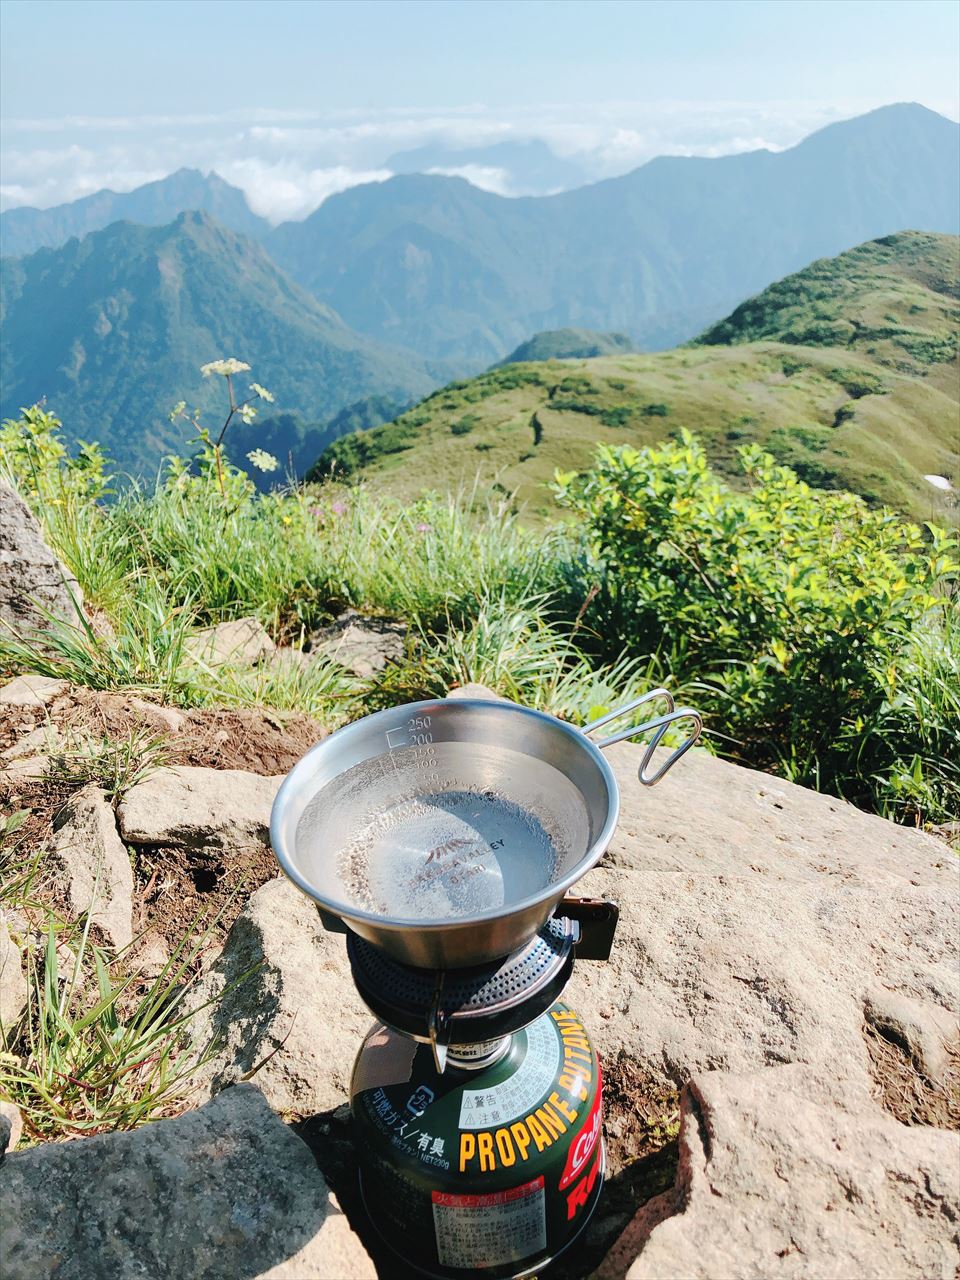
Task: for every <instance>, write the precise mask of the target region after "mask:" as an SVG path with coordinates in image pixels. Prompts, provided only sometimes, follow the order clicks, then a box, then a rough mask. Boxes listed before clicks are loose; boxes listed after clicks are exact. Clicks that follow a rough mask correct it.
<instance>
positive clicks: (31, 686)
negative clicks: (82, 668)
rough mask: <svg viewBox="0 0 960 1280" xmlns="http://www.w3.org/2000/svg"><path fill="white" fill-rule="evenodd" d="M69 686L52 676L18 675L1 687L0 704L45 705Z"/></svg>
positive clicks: (64, 681) (10, 705)
mask: <svg viewBox="0 0 960 1280" xmlns="http://www.w3.org/2000/svg"><path fill="white" fill-rule="evenodd" d="M67 688H68V685H67V682H66V680H54V679H53V678H52V677H51V676H17V677H16V678H15V679H14V680H10V681H9V682H8V683H7V684H5V685H4V686H3V688H2V689H0V706H7V707H45V706H46V705H47V703H48V702H52V701H53V700H54V698H57V697H59V696H60V694H61V693H63V692H64V690H65V689H67Z"/></svg>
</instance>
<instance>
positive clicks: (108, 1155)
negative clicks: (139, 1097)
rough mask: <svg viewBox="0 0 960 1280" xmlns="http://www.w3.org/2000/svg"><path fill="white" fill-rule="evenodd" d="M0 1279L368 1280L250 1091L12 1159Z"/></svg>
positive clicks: (326, 1196) (296, 1152) (305, 1169)
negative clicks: (1, 1276)
mask: <svg viewBox="0 0 960 1280" xmlns="http://www.w3.org/2000/svg"><path fill="white" fill-rule="evenodd" d="M0 1218H2V1221H3V1227H4V1271H3V1274H4V1280H43V1278H44V1277H50V1278H51V1280H52V1278H53V1277H56V1280H90V1277H93V1276H103V1277H109V1278H110V1280H143V1278H144V1277H147V1276H149V1277H150V1280H225V1277H230V1280H253V1278H254V1277H260V1278H261V1280H268V1278H269V1280H353V1278H354V1277H356V1278H357V1280H373V1277H374V1276H375V1274H376V1273H375V1271H374V1268H373V1264H372V1263H371V1261H370V1258H369V1257H368V1255H367V1253H366V1250H365V1249H364V1247H363V1245H362V1244H361V1243H360V1241H359V1239H358V1238H357V1237H356V1236H355V1235H354V1233H353V1231H352V1230H351V1228H350V1226H349V1224H348V1222H347V1220H346V1218H345V1217H344V1215H343V1213H342V1212H341V1211H340V1208H339V1206H338V1205H337V1202H336V1200H335V1199H334V1197H333V1196H332V1195H331V1193H330V1191H329V1189H328V1187H327V1184H326V1182H325V1181H324V1178H323V1175H322V1174H321V1173H320V1171H319V1169H318V1168H317V1165H316V1162H315V1160H314V1158H313V1156H312V1155H311V1154H310V1151H309V1150H308V1148H307V1147H306V1146H305V1145H304V1143H302V1142H301V1141H300V1139H299V1138H298V1137H297V1136H296V1135H295V1134H294V1133H292V1132H291V1131H290V1130H289V1129H288V1128H287V1127H286V1125H284V1124H283V1123H282V1122H281V1121H280V1120H279V1119H278V1118H277V1117H276V1116H275V1115H274V1114H273V1112H272V1111H271V1110H270V1108H269V1107H268V1106H267V1104H266V1102H265V1101H264V1099H263V1097H262V1095H261V1094H260V1093H259V1092H258V1090H257V1089H255V1088H254V1087H253V1086H252V1085H238V1086H237V1087H236V1088H234V1089H228V1090H227V1091H226V1092H225V1093H223V1094H221V1095H220V1096H219V1097H218V1098H216V1099H215V1100H214V1101H213V1102H210V1103H209V1104H208V1105H207V1106H205V1107H202V1108H201V1109H200V1110H198V1111H192V1112H188V1113H187V1114H186V1115H183V1116H180V1117H179V1118H178V1119H176V1120H163V1121H160V1122H159V1123H157V1124H151V1125H147V1126H146V1127H145V1128H142V1129H138V1130H135V1131H134V1132H132V1133H112V1134H105V1135H102V1136H100V1137H95V1138H87V1139H85V1140H84V1141H82V1142H70V1143H65V1144H55V1145H48V1146H44V1147H35V1148H33V1149H31V1150H28V1151H23V1152H19V1153H17V1154H14V1155H8V1156H7V1157H6V1159H5V1161H4V1163H3V1174H2V1177H0Z"/></svg>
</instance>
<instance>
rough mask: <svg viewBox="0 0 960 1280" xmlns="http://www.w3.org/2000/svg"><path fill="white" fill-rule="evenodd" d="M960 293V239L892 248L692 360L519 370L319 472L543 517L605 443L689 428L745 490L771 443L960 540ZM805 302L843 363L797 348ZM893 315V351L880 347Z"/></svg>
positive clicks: (429, 407)
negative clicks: (953, 494) (571, 472)
mask: <svg viewBox="0 0 960 1280" xmlns="http://www.w3.org/2000/svg"><path fill="white" fill-rule="evenodd" d="M824 281H829V282H830V288H829V289H828V288H827V287H826V285H825V284H824ZM958 292H960V241H958V240H957V238H956V237H950V236H935V235H929V234H925V233H914V232H909V233H905V234H903V235H899V236H894V237H889V238H886V239H884V240H882V241H878V242H874V243H872V244H867V245H862V246H860V247H859V248H858V249H855V250H853V251H851V252H849V253H846V254H843V255H841V256H840V257H839V258H836V259H834V260H832V261H831V262H826V263H825V262H816V263H814V264H813V266H811V267H810V268H808V269H807V270H806V271H804V272H801V273H800V274H799V275H798V276H794V277H792V278H791V279H790V280H787V281H782V282H781V283H780V284H777V285H773V286H772V287H771V288H770V289H768V290H765V291H764V293H763V294H762V295H760V297H759V298H757V299H753V300H752V302H751V303H749V304H745V306H744V307H741V308H740V309H739V310H738V312H736V313H735V317H736V316H739V317H740V319H739V320H736V319H735V317H730V318H729V319H728V320H727V321H725V322H723V323H722V324H721V325H718V326H716V327H715V328H714V329H713V330H711V331H709V332H708V334H706V335H704V338H703V339H701V340H700V342H699V343H697V344H693V345H691V346H689V347H685V348H680V349H678V350H675V351H667V352H661V353H659V354H655V355H624V356H604V357H601V358H599V359H594V360H569V361H550V362H546V363H543V364H514V365H507V366H506V367H503V368H499V369H494V370H490V371H489V372H487V373H485V374H482V375H481V376H480V377H477V378H474V379H473V380H471V381H468V382H459V383H453V384H451V385H450V386H449V387H445V388H443V389H442V390H439V391H436V392H434V393H433V394H432V395H431V396H430V397H428V398H427V399H426V400H424V401H423V402H422V403H421V404H419V405H416V406H415V407H414V408H413V409H412V410H410V411H409V412H407V413H405V414H403V415H402V416H401V417H399V418H398V419H397V420H396V422H394V423H391V424H389V425H387V426H383V427H379V428H376V429H374V430H372V431H365V432H361V433H358V434H355V435H351V436H347V437H344V438H343V439H342V440H339V441H337V442H336V443H335V444H333V445H332V446H330V447H329V448H328V449H327V450H326V452H325V453H324V455H323V457H322V458H321V460H320V464H319V466H318V467H317V469H316V471H317V474H318V475H320V474H329V473H330V470H331V468H332V467H335V468H339V469H340V471H341V472H344V473H346V475H347V476H349V477H350V478H351V479H366V480H370V481H371V482H372V483H376V485H377V488H378V490H380V489H384V490H386V491H387V492H392V493H395V494H398V495H400V496H402V497H404V498H409V497H412V496H414V495H415V494H416V493H418V492H419V491H421V490H422V489H423V488H425V487H432V488H440V489H455V488H456V487H458V486H459V485H463V484H466V485H471V484H472V483H473V482H474V479H475V477H477V475H479V484H480V492H481V493H483V492H487V493H493V494H494V495H498V494H499V495H500V496H503V495H504V494H512V493H514V492H516V494H517V500H518V502H520V503H525V504H527V506H528V509H529V510H531V511H532V512H534V513H539V514H541V515H546V514H547V513H548V512H549V511H550V510H551V505H550V504H551V499H550V495H549V490H548V489H547V485H548V483H549V481H550V480H551V479H552V477H553V473H554V471H555V469H556V468H558V467H559V468H563V469H570V468H582V467H584V466H586V465H587V464H588V463H589V460H590V458H591V456H592V454H593V451H594V448H595V446H596V444H597V443H598V442H601V441H602V442H606V443H610V444H622V443H627V444H632V445H635V446H639V445H644V444H651V443H654V442H656V441H658V440H662V439H663V438H664V437H666V436H668V435H675V434H676V433H677V432H678V431H679V429H680V428H681V427H688V428H690V429H691V430H693V431H695V432H696V433H697V434H698V435H699V436H700V437H701V438H702V440H703V441H704V444H705V445H706V448H707V451H708V453H709V454H710V457H711V460H712V461H713V463H714V464H715V465H716V466H718V467H719V468H720V469H721V470H722V471H725V472H726V473H727V474H728V475H729V476H730V477H731V479H732V480H733V481H734V482H735V483H738V482H741V481H740V480H739V478H738V477H739V472H738V467H737V461H736V451H737V448H738V447H739V446H740V445H742V444H745V443H748V442H749V441H751V440H756V441H758V442H759V443H761V444H762V445H764V446H765V447H766V448H768V449H769V450H770V451H771V452H772V453H774V455H775V456H776V457H778V458H779V459H780V460H781V461H783V462H786V463H787V464H789V465H790V466H792V467H794V468H795V469H796V470H797V471H798V472H799V473H800V475H801V476H803V477H804V478H805V479H806V480H808V481H809V482H810V483H811V484H814V485H818V486H821V487H826V488H847V489H852V490H853V491H855V492H858V493H861V494H863V495H864V496H865V497H866V498H867V499H868V500H870V501H883V502H887V503H889V504H891V505H893V506H895V507H897V508H899V509H901V510H903V511H905V512H908V513H910V514H911V515H913V516H915V517H916V518H919V519H929V518H930V517H931V515H934V514H936V515H937V517H938V518H939V519H941V520H953V521H954V522H955V521H956V511H955V509H952V510H953V513H952V514H951V508H950V506H949V504H947V503H944V501H943V500H942V499H941V498H939V497H938V496H937V494H936V492H935V491H934V490H933V489H932V488H931V487H930V485H929V484H928V483H927V482H926V481H925V480H924V479H923V476H924V475H925V474H928V473H936V474H939V475H945V476H947V477H949V478H950V479H951V480H952V482H953V485H954V488H955V489H957V488H960V433H958V430H957V423H958V415H960V405H958V400H960V381H958V361H957V357H956V354H955V353H956V347H957V341H958V334H960V311H958V307H957V305H956V303H955V301H954V299H955V298H956V296H957V295H958ZM798 297H800V298H804V299H807V301H806V302H804V303H803V304H802V305H803V308H805V309H810V308H815V309H816V313H817V322H818V324H819V325H820V326H821V328H820V330H818V331H817V332H819V334H820V336H821V337H825V336H827V335H829V334H833V333H838V334H840V335H841V336H842V337H843V342H842V344H841V345H837V346H830V345H823V343H822V342H820V341H817V342H816V343H814V342H812V341H811V342H810V343H808V344H806V345H805V344H803V343H801V342H800V341H799V340H798V330H797V328H796V324H797V311H796V307H795V306H794V305H792V303H791V300H793V299H796V298H798ZM777 299H779V300H780V302H781V303H783V304H784V305H781V306H779V307H778V306H777V305H776V300H777ZM878 314H880V315H881V316H882V317H883V325H884V326H885V327H884V329H883V332H884V333H889V334H892V336H880V337H877V336H876V333H877V323H876V317H877V315H878ZM747 316H759V317H762V323H760V324H759V326H758V331H757V336H758V338H759V340H757V341H748V340H743V341H741V340H739V336H738V335H746V336H749V335H751V334H752V333H753V332H754V330H753V328H752V327H751V325H750V324H748V323H747V321H746V319H745V317H747ZM802 332H803V333H805V334H808V335H809V334H810V328H809V326H807V325H806V324H804V326H803V329H802ZM718 334H719V335H723V341H722V342H719V341H718V339H717V335H718ZM850 334H855V335H861V337H859V338H856V339H855V340H854V341H848V340H847V339H848V337H849V335H850ZM728 335H729V336H728ZM863 335H870V336H863ZM904 343H906V345H904Z"/></svg>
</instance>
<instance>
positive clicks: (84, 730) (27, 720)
mask: <svg viewBox="0 0 960 1280" xmlns="http://www.w3.org/2000/svg"><path fill="white" fill-rule="evenodd" d="M2 712H3V714H2V715H0V753H2V752H3V751H6V750H8V749H9V748H10V747H12V746H13V745H14V744H15V743H16V742H17V741H18V740H19V739H20V738H22V737H24V736H25V735H26V734H28V733H30V732H32V731H33V730H34V729H39V728H43V727H47V728H49V729H50V730H51V732H52V733H55V734H56V735H57V736H59V737H60V738H61V739H64V740H65V741H66V743H67V744H68V746H69V745H70V743H71V742H74V743H76V742H78V741H81V740H82V739H83V738H84V736H86V737H88V738H93V739H103V738H109V739H110V741H112V742H115V743H122V742H124V741H129V740H130V739H131V738H141V739H146V738H148V737H155V738H158V739H161V740H162V745H163V758H164V760H165V762H166V763H168V764H190V765H198V766H201V767H203V768H209V769H244V770H246V771H248V772H250V773H262V774H267V775H269V774H278V773H287V772H288V771H289V770H290V769H292V768H293V766H294V765H295V764H296V762H297V761H298V760H299V759H300V757H301V756H302V755H303V754H304V752H306V751H308V750H309V749H310V748H311V747H312V746H314V744H315V743H317V742H319V741H320V740H321V739H322V738H324V737H326V734H327V730H326V729H325V728H324V727H323V725H321V724H320V723H319V722H318V721H316V720H314V719H312V718H311V717H310V716H307V715H304V714H303V713H302V712H299V711H273V710H271V709H269V708H266V707H237V708H233V707H224V708H200V709H195V710H192V711H181V710H179V709H178V708H172V707H171V708H164V707H161V706H159V705H158V704H154V703H151V702H149V701H147V700H146V699H143V698H138V697H137V696H135V695H133V694H125V693H109V692H103V691H101V690H98V689H83V688H79V687H72V688H70V689H68V690H67V691H66V692H65V693H63V694H62V695H61V696H60V697H58V698H55V699H53V701H52V702H51V703H50V705H49V706H47V707H3V708H2ZM168 721H170V722H169V723H168ZM172 723H176V724H178V725H179V727H177V728H175V729H174V728H172V727H171V724H172Z"/></svg>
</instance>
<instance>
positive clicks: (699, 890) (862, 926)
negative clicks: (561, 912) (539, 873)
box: [566, 746, 960, 1280]
mask: <svg viewBox="0 0 960 1280" xmlns="http://www.w3.org/2000/svg"><path fill="white" fill-rule="evenodd" d="M607 754H608V758H609V759H610V761H611V763H612V765H613V768H614V771H615V773H616V775H617V780H618V782H619V785H620V789H621V796H622V802H623V803H622V810H621V818H620V823H619V827H618V829H617V833H616V835H615V836H614V839H613V841H612V843H611V846H610V849H609V850H608V852H607V855H606V856H605V858H604V859H603V862H602V863H601V865H600V866H599V867H598V868H597V869H595V870H594V871H593V872H591V873H590V875H588V876H587V877H585V879H584V880H582V881H581V882H580V883H579V884H578V885H577V886H576V890H575V892H577V893H583V894H585V895H591V894H595V895H598V896H609V897H613V898H616V899H617V900H618V901H619V902H620V904H621V918H620V926H619V929H618V932H617V936H616V939H615V941H614V947H613V953H612V955H611V958H610V961H609V962H608V963H607V964H604V965H591V964H589V963H581V964H579V965H578V966H577V967H576V968H575V971H574V977H573V980H572V982H571V984H570V986H569V987H568V989H567V992H566V998H567V999H569V1001H570V1002H571V1003H572V1004H573V1005H574V1007H576V1008H577V1009H578V1010H579V1011H580V1012H581V1013H582V1014H583V1016H584V1017H585V1018H586V1019H587V1021H588V1023H589V1025H590V1027H591V1029H592V1031H593V1033H594V1036H595V1039H596V1040H597V1042H598V1045H599V1047H600V1050H601V1054H602V1055H603V1056H605V1057H606V1058H607V1060H608V1061H609V1060H611V1059H613V1058H615V1057H616V1055H617V1054H618V1053H620V1052H626V1053H628V1054H629V1055H630V1057H631V1058H632V1059H634V1060H635V1061H637V1062H639V1063H641V1064H642V1065H643V1067H644V1068H645V1069H646V1070H649V1071H651V1072H652V1073H653V1074H654V1075H655V1076H657V1075H658V1076H660V1077H662V1078H669V1079H671V1080H673V1081H675V1082H676V1083H677V1084H680V1085H683V1084H685V1083H686V1082H690V1083H689V1086H688V1089H687V1092H686V1095H685V1103H684V1105H685V1113H684V1120H683V1132H682V1135H681V1139H682V1152H686V1154H685V1155H684V1157H683V1162H682V1165H681V1179H680V1183H679V1184H678V1186H677V1187H676V1188H675V1190H674V1191H673V1192H671V1193H669V1194H668V1196H667V1197H666V1198H665V1199H664V1200H662V1201H661V1202H659V1203H652V1202H651V1203H650V1204H648V1205H646V1206H644V1207H643V1208H641V1209H640V1211H639V1213H638V1215H637V1219H636V1221H635V1222H634V1223H633V1224H632V1225H631V1227H630V1228H628V1230H627V1232H626V1233H625V1236H624V1238H623V1240H622V1241H621V1242H620V1244H619V1245H618V1247H617V1248H616V1249H615V1250H614V1251H613V1252H612V1253H611V1255H610V1257H609V1258H608V1260H607V1263H606V1264H605V1266H604V1267H603V1268H602V1269H601V1272H600V1274H601V1275H602V1276H603V1277H604V1280H614V1278H615V1277H622V1276H623V1275H625V1274H627V1275H629V1277H630V1278H631V1280H640V1278H643V1280H654V1278H657V1280H659V1278H661V1277H663V1278H666V1277H675V1276H678V1275H683V1276H685V1277H686V1276H690V1277H703V1280H707V1278H708V1277H709V1278H710V1280H715V1277H717V1276H723V1277H724V1280H728V1278H729V1280H739V1278H740V1277H744V1280H745V1278H746V1277H753V1276H757V1275H763V1276H764V1277H780V1276H783V1277H792V1276H804V1277H810V1276H818V1277H819V1276H835V1277H841V1276H847V1275H856V1276H876V1277H885V1276H890V1275H893V1274H896V1275H897V1277H898V1280H901V1277H916V1278H917V1280H920V1278H921V1277H924V1280H926V1277H928V1276H939V1275H941V1274H944V1275H946V1274H947V1273H946V1271H944V1270H943V1268H944V1267H946V1266H947V1263H946V1262H945V1261H944V1258H945V1256H946V1254H945V1252H944V1249H945V1248H946V1246H945V1245H943V1243H942V1240H943V1239H944V1238H947V1239H948V1238H949V1232H950V1231H951V1230H954V1229H955V1226H956V1220H955V1219H954V1220H953V1222H952V1223H951V1219H950V1214H951V1213H953V1212H954V1210H953V1209H952V1208H951V1204H952V1201H951V1199H950V1195H948V1194H947V1191H946V1189H945V1187H944V1179H945V1177H946V1176H947V1173H948V1171H949V1170H950V1169H953V1170H956V1169H957V1168H960V1137H958V1135H957V1134H955V1133H947V1132H939V1131H936V1130H929V1129H918V1128H911V1127H908V1126H906V1125H903V1124H899V1123H897V1122H896V1121H895V1120H894V1119H892V1118H891V1117H890V1116H889V1115H887V1114H885V1112H884V1111H883V1110H882V1109H881V1105H880V1102H879V1101H878V1097H877V1095H878V1089H877V1085H876V1081H875V1079H874V1075H873V1069H872V1066H871V1060H870V1056H869V1054H868V1050H867V1045H866V1042H865V1038H864V1028H865V1025H866V1024H868V1023H869V1024H871V1025H873V1026H877V1027H879V1028H886V1029H889V1030H893V1031H894V1032H895V1034H896V1036H897V1038H898V1039H899V1040H901V1041H902V1042H903V1043H904V1044H905V1045H907V1046H908V1048H909V1049H910V1051H911V1052H912V1053H913V1056H914V1059H915V1061H916V1062H917V1064H918V1065H919V1066H920V1069H921V1070H922V1071H924V1072H927V1073H929V1074H930V1075H931V1076H934V1077H936V1076H937V1074H938V1073H940V1072H942V1071H943V1069H944V1066H945V1062H946V1056H945V1055H946V1045H947V1044H948V1043H950V1042H954V1043H955V1042H956V1039H957V1035H958V1022H957V1014H958V1007H960V990H958V958H957V937H958V924H960V906H958V904H960V894H958V889H960V863H958V860H957V859H956V857H955V855H954V854H953V853H952V852H951V851H950V849H948V848H947V846H946V845H944V844H943V843H941V842H940V841H939V840H937V839H935V838H933V837H931V836H927V835H924V834H923V833H922V832H918V831H914V830H907V829H904V828H902V827H898V826H895V825H894V824H892V823H889V822H886V821H884V820H883V819H881V818H876V817H872V816H870V815H868V814H864V813H861V812H860V811H859V810H857V809H854V808H852V807H851V806H849V805H845V804H843V803H842V802H841V801H838V800H835V799H832V798H831V797H829V796H823V795H818V794H816V793H814V792H811V791H807V790H805V789H803V788H801V787H796V786H793V785H792V784H790V783H787V782H782V781H780V780H777V779H773V778H769V777H766V776H764V775H762V774H757V773H754V772H752V771H751V770H747V769H741V768H738V767H737V766H736V765H731V764H727V763H724V762H723V761H719V760H715V759H712V758H711V757H710V756H707V755H706V754H705V753H702V752H693V753H691V754H690V755H689V756H687V757H686V758H685V759H684V761H683V762H682V764H681V765H680V766H678V768H677V769H676V770H675V771H673V772H672V773H671V774H669V775H668V776H667V777H666V778H665V779H664V780H663V781H662V782H661V783H660V784H659V785H658V786H657V787H655V788H652V789H648V788H645V787H641V786H640V785H639V784H638V782H637V778H636V770H637V767H638V763H639V751H638V750H637V748H634V747H629V746H618V747H614V748H612V749H610V751H609V752H608V753H607ZM790 1064H793V1065H790ZM832 1135H836V1138H837V1143H839V1145H838V1146H834V1145H832V1144H833V1137H832ZM861 1137H862V1138H863V1144H864V1145H863V1148H862V1150H860V1149H859V1148H858V1142H859V1140H860V1138H861ZM698 1170H699V1171H700V1172H699V1173H698V1172H697V1171H698ZM844 1188H848V1189H849V1194H847V1192H846V1191H845V1190H844ZM953 1190H954V1192H955V1190H956V1177H955V1175H954V1184H953ZM943 1196H945V1197H946V1198H945V1199H943V1200H941V1197H943ZM661 1219H666V1220H665V1221H662V1222H661ZM658 1222H660V1225H657V1223H658ZM883 1223H886V1226H882V1225H881V1224H883ZM945 1231H946V1237H944V1232H945ZM844 1242H845V1243H844ZM638 1255H639V1256H638ZM892 1258H893V1259H895V1269H894V1270H891V1265H892V1264H891V1259H892ZM954 1258H955V1256H954Z"/></svg>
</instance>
